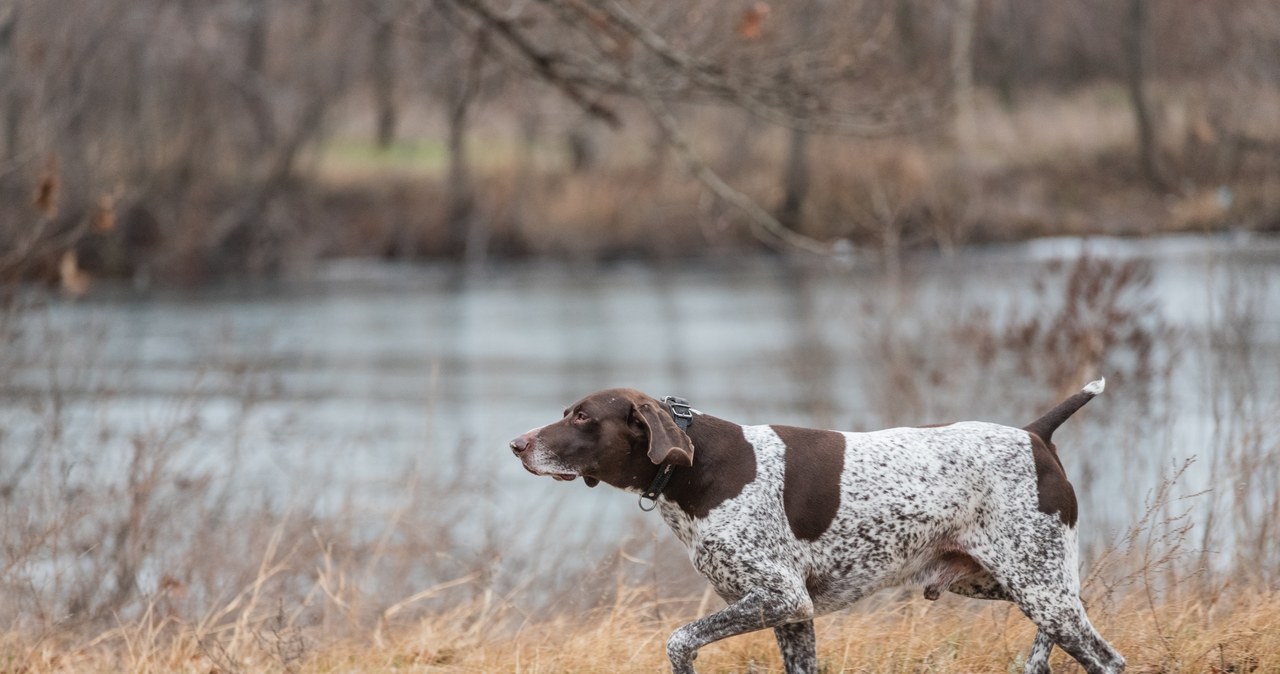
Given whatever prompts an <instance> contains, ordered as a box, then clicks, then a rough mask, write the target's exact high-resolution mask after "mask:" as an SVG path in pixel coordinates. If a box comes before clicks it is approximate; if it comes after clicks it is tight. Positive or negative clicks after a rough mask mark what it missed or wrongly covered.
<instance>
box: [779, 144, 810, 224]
mask: <svg viewBox="0 0 1280 674" xmlns="http://www.w3.org/2000/svg"><path fill="white" fill-rule="evenodd" d="M808 195H809V134H808V133H806V132H804V131H801V130H800V129H792V130H791V142H790V144H789V146H788V149H787V173H786V175H785V176H784V177H783V196H782V206H780V207H779V208H778V221H779V222H781V223H782V224H783V225H786V226H787V227H789V228H791V229H797V228H798V227H799V225H800V215H801V211H803V210H804V200H805V198H806V197H807V196H808Z"/></svg>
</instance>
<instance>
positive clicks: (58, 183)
mask: <svg viewBox="0 0 1280 674" xmlns="http://www.w3.org/2000/svg"><path fill="white" fill-rule="evenodd" d="M1179 91H1180V90H1177V89H1171V90H1170V91H1168V92H1166V93H1165V95H1164V97H1163V98H1162V100H1163V101H1164V103H1163V107H1162V110H1163V113H1162V114H1164V115H1165V116H1166V117H1167V120H1166V123H1165V124H1163V125H1162V127H1161V129H1162V133H1161V135H1160V137H1159V141H1160V158H1161V166H1162V167H1163V169H1164V171H1165V176H1166V178H1165V179H1164V180H1163V181H1162V182H1161V183H1160V184H1153V183H1152V182H1151V180H1150V178H1149V177H1147V176H1144V175H1143V172H1142V171H1140V170H1139V167H1138V160H1137V156H1136V151H1135V149H1134V140H1133V133H1132V119H1131V111H1130V109H1129V106H1128V105H1127V103H1126V100H1125V98H1124V96H1123V93H1122V92H1121V91H1120V90H1118V89H1117V88H1116V87H1114V86H1108V85H1096V86H1092V87H1082V88H1080V89H1078V90H1073V91H1069V92H1063V93H1057V94H1051V93H1046V92H1041V93H1036V92H1032V93H1029V94H1026V95H1024V96H1022V97H1021V98H1020V99H1019V100H1018V101H1017V102H1016V104H1014V103H1008V102H1005V101H1000V100H997V99H995V98H994V97H993V96H990V95H983V96H979V98H978V108H977V113H978V114H977V121H976V124H977V128H976V136H975V137H976V138H977V139H978V141H977V143H976V144H975V145H974V146H973V147H971V148H967V149H965V150H961V149H960V148H958V147H957V146H956V145H955V144H954V143H953V142H952V141H950V140H948V137H947V134H946V133H944V132H943V131H944V130H943V129H935V130H933V131H932V132H927V133H924V132H922V133H920V134H916V135H913V136H910V137H897V138H892V139H882V140H870V139H859V138H851V137H841V136H835V137H831V136H816V135H815V136H812V137H809V138H808V139H807V141H806V147H807V150H805V152H806V156H807V158H808V161H807V166H808V174H807V188H806V192H805V195H804V200H803V204H802V206H801V207H800V208H799V210H798V211H796V212H795V214H794V217H793V218H791V219H790V220H789V221H788V222H787V223H786V225H787V226H788V227H789V228H790V229H791V231H793V232H795V233H797V234H800V235H802V236H804V237H809V238H810V239H813V240H814V241H817V242H819V243H820V244H822V245H831V244H837V242H842V243H839V244H838V245H837V246H836V248H837V250H841V251H846V250H849V249H855V250H859V251H863V252H865V253H866V254H867V255H869V256H875V257H879V258H886V259H890V260H893V259H897V258H898V257H899V256H900V255H902V254H903V253H904V252H906V251H913V250H921V249H941V250H948V251H951V250H956V249H958V248H960V247H964V246H968V245H975V244H986V243H992V242H1009V241H1021V240H1027V239H1033V238H1038V237H1052V236H1092V235H1106V236H1121V237H1146V236H1152V235H1160V234H1169V233H1216V232H1224V231H1248V232H1274V231H1280V161H1278V158H1280V154H1276V153H1275V152H1273V151H1272V150H1273V149H1274V147H1273V146H1272V145H1269V144H1268V142H1264V141H1265V138H1266V137H1269V136H1266V135H1265V133H1270V132H1269V131H1267V132H1265V133H1264V132H1262V131H1260V132H1258V133H1263V136H1259V137H1254V136H1248V137H1246V136H1240V135H1238V134H1235V132H1228V131H1227V130H1226V129H1227V127H1221V125H1220V124H1219V123H1218V122H1215V121H1214V120H1215V118H1214V117H1213V116H1212V115H1211V114H1210V111H1209V109H1208V108H1206V107H1205V103H1203V102H1201V101H1198V99H1196V98H1195V97H1193V96H1190V94H1187V93H1186V92H1181V93H1179ZM686 112H687V114H686V115H685V116H684V118H683V123H684V124H685V126H686V128H687V130H688V132H689V135H690V137H691V138H694V139H695V145H697V149H698V151H699V152H700V153H701V154H702V156H703V157H704V159H705V160H706V161H707V163H708V165H709V166H710V167H711V168H713V169H714V170H715V171H716V172H717V173H718V174H719V175H720V177H721V178H723V179H724V180H725V182H726V183H727V184H728V185H730V186H731V187H732V188H733V189H736V190H738V191H740V192H741V193H742V194H744V195H745V196H747V197H749V198H750V199H752V200H753V201H754V202H755V203H756V204H758V205H759V206H761V207H762V208H763V209H765V210H766V211H769V212H772V213H775V214H778V215H779V217H781V213H782V211H783V210H785V209H783V207H782V204H783V201H784V197H785V194H784V192H785V190H786V186H785V183H786V180H787V179H788V178H787V175H788V173H787V168H786V167H787V166H788V157H789V156H790V153H791V152H793V146H792V143H793V142H794V138H793V136H792V135H790V133H789V132H788V131H787V130H785V129H779V128H774V127H771V126H768V125H765V124H762V123H761V122H759V121H755V120H752V119H750V118H748V117H745V116H742V115H736V116H735V115H734V114H731V113H730V112H727V111H723V110H690V111H686ZM514 125H515V121H514V120H511V119H507V118H505V117H502V116H497V117H496V118H494V119H490V120H488V121H487V123H485V124H480V125H478V126H477V128H476V129H475V131H474V136H475V138H474V141H473V142H472V143H471V144H470V145H469V147H470V150H469V157H470V159H469V163H468V168H467V171H466V180H465V182H463V183H459V182H458V180H459V179H458V177H457V174H456V173H455V172H454V168H451V167H452V166H453V164H452V163H451V162H452V160H451V159H450V157H449V155H448V153H447V152H446V150H445V148H444V147H443V146H442V145H441V142H440V141H439V140H438V138H439V137H440V136H438V135H436V134H438V133H439V132H440V129H438V128H437V127H438V124H433V123H432V122H430V120H423V121H422V122H421V123H420V124H419V125H418V126H417V127H415V128H416V133H417V135H414V136H407V137H406V138H404V139H403V140H401V141H399V142H398V143H397V144H394V145H392V146H391V147H389V148H387V149H384V150H379V149H377V148H376V147H375V146H374V145H373V144H372V143H371V142H369V141H368V140H364V139H362V138H361V137H360V136H359V135H358V131H359V129H356V128H351V127H348V126H342V125H339V126H338V127H337V128H336V129H335V130H334V132H333V134H332V137H331V138H330V139H329V140H327V141H326V142H324V143H323V144H318V145H316V146H314V147H308V148H307V149H306V150H305V151H302V152H301V153H300V155H299V157H298V160H297V163H296V166H295V167H294V168H293V170H292V171H291V173H290V174H289V175H288V176H287V179H285V178H281V179H279V180H275V181H274V182H271V183H270V184H258V182H256V181H257V180H258V177H255V174H254V173H253V171H252V170H250V169H244V170H241V171H238V172H232V173H227V174H224V173H223V170H222V169H219V168H218V167H217V166H216V165H210V166H205V167H201V168H200V169H199V170H198V171H195V172H187V173H182V174H174V175H168V174H165V175H164V176H158V177H157V178H156V179H153V180H148V181H146V182H145V184H139V185H137V186H130V185H128V184H124V183H121V184H120V185H119V187H116V188H112V189H111V190H108V191H105V192H101V193H99V192H92V193H88V192H84V191H83V188H74V187H72V186H71V183H69V182H68V180H67V179H66V178H65V176H63V175H62V173H61V172H60V171H59V169H58V168H57V166H58V165H57V164H56V163H51V164H49V165H47V166H44V167H39V166H33V167H29V168H30V169H31V170H30V171H10V172H8V173H4V174H0V195H2V196H4V197H5V198H4V199H3V200H0V203H2V204H3V206H0V210H2V211H3V212H0V221H3V222H5V223H8V224H7V227H8V229H4V228H0V230H3V231H0V241H7V242H8V243H7V244H6V247H8V248H9V249H10V250H9V251H7V252H6V253H5V254H4V255H2V256H0V280H10V281H11V280H19V279H20V280H28V281H31V280H36V281H43V282H47V283H51V284H61V285H62V287H63V288H64V289H65V290H66V291H67V292H69V293H71V294H82V293H85V292H89V291H90V290H91V289H92V287H93V281H94V280H95V279H108V278H110V279H128V280H131V281H133V282H134V283H135V284H136V285H139V286H142V287H146V286H151V285H177V286H199V285H202V284H205V283H208V282H213V281H217V280H220V279H225V278H228V277H250V278H269V277H276V276H281V275H284V276H292V275H297V274H304V273H306V272H308V271H309V270H311V269H314V268H315V267H316V266H317V265H318V264H321V263H322V262H323V261H325V260H332V259H343V258H381V259H388V260H452V261H463V260H465V261H467V262H469V263H475V262H478V261H482V260H485V259H503V260H511V259H525V258H552V259H561V260H614V259H681V258H699V257H706V256H717V255H718V256H723V255H726V254H728V255H736V254H741V253H760V252H763V251H779V252H782V253H791V252H794V248H793V247H792V246H790V245H788V244H785V243H779V242H778V241H777V240H776V239H775V238H774V237H772V236H770V235H767V234H761V233H760V232H759V231H758V229H757V228H755V227H753V225H752V223H751V220H750V219H749V218H748V216H747V215H746V214H745V213H744V212H742V211H741V210H739V209H738V208H736V207H734V206H731V205H729V204H728V203H727V202H725V201H724V200H723V199H722V198H720V197H718V196H715V195H713V193H712V191H710V190H709V189H708V188H707V187H706V186H705V185H704V184H702V183H701V182H699V181H698V180H697V179H694V178H692V177H690V174H689V173H688V172H687V170H685V168H684V167H683V166H682V165H681V163H680V162H679V161H678V160H677V159H676V158H675V157H673V156H671V152H670V151H669V149H668V148H667V147H666V146H665V145H664V144H663V143H661V142H659V141H657V140H655V138H654V137H653V130H652V129H649V128H648V122H647V121H646V120H645V119H644V118H643V117H638V118H636V119H633V120H631V121H630V123H629V124H627V125H625V126H624V127H623V128H622V129H621V130H620V131H617V132H611V131H610V132H606V131H604V130H596V131H595V132H593V133H592V134H588V136H589V138H590V139H591V146H592V147H593V148H594V149H593V150H592V152H591V153H590V160H589V161H586V160H584V159H583V158H581V157H578V158H577V159H575V158H574V157H575V156H576V155H574V154H573V147H576V146H575V145H573V143H570V142H568V141H566V140H565V138H563V137H561V136H560V135H559V134H558V133H556V134H552V133H546V134H542V135H538V136H531V137H522V136H518V135H513V134H512V132H511V128H512V127H513V126H514ZM1264 126H1265V125H1264ZM1268 128H1269V127H1268ZM1233 134H1235V135H1233ZM1255 135H1257V134H1255ZM573 138H578V140H579V141H581V138H579V137H578V136H572V137H571V138H570V140H572V139H573ZM1259 138H1264V140H1259ZM575 142H576V141H575ZM581 142H585V141H581ZM1275 147H1280V144H1276V145H1275ZM579 150H581V148H579ZM113 180H114V179H113ZM77 189H78V190H79V191H77ZM783 219H784V220H785V219H787V218H783ZM9 244H12V245H9Z"/></svg>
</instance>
